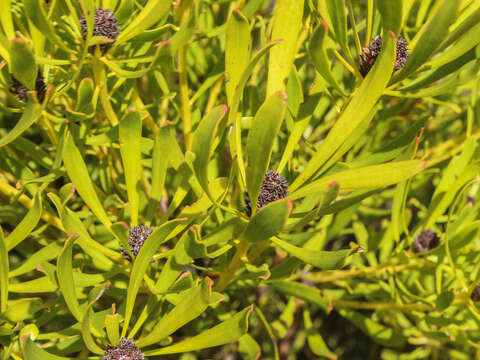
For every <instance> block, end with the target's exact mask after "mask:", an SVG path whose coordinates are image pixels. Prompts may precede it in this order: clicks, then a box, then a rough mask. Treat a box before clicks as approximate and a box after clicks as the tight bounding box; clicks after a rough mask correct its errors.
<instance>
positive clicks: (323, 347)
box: [303, 309, 337, 359]
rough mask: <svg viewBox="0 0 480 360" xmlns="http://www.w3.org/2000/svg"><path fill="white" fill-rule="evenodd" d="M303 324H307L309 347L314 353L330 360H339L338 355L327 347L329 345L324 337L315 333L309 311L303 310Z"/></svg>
mask: <svg viewBox="0 0 480 360" xmlns="http://www.w3.org/2000/svg"><path fill="white" fill-rule="evenodd" d="M303 323H304V324H305V329H306V330H307V333H308V335H307V341H308V346H310V349H312V352H313V353H314V354H315V355H317V356H323V357H326V358H328V359H337V355H336V354H335V353H334V352H332V351H331V350H330V349H329V348H328V347H327V344H325V341H324V340H323V338H322V335H320V334H319V333H317V332H315V329H314V327H313V324H312V320H311V318H310V312H309V311H308V310H307V309H304V310H303Z"/></svg>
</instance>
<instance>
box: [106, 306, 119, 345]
mask: <svg viewBox="0 0 480 360" xmlns="http://www.w3.org/2000/svg"><path fill="white" fill-rule="evenodd" d="M121 321H122V317H121V316H120V314H113V315H110V314H107V315H105V329H106V331H107V336H108V340H109V341H110V344H111V345H112V346H117V345H118V343H119V341H120V322H121Z"/></svg>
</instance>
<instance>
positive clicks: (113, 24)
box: [80, 8, 120, 54]
mask: <svg viewBox="0 0 480 360" xmlns="http://www.w3.org/2000/svg"><path fill="white" fill-rule="evenodd" d="M80 27H81V29H82V35H83V40H85V39H86V38H87V19H86V18H85V15H82V17H81V18H80ZM119 31H120V26H119V25H118V21H117V17H116V16H115V14H114V13H113V12H112V11H110V10H108V9H105V10H104V9H102V8H98V9H96V10H95V20H94V25H93V34H92V36H104V37H106V38H107V39H110V40H116V39H117V38H118V33H119ZM114 43H115V41H113V42H109V43H105V44H100V50H101V51H102V54H104V53H105V52H106V51H107V50H108V49H110V48H111V47H112V46H113V44H114ZM93 50H94V46H91V47H90V48H89V51H90V52H93Z"/></svg>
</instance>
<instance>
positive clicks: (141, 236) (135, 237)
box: [120, 225, 153, 261]
mask: <svg viewBox="0 0 480 360" xmlns="http://www.w3.org/2000/svg"><path fill="white" fill-rule="evenodd" d="M152 232H153V229H152V228H151V227H149V226H145V225H138V226H135V227H133V228H131V229H130V232H129V239H128V244H129V245H130V251H131V252H132V254H133V256H137V255H138V253H139V252H140V249H141V248H142V246H143V244H144V243H145V241H146V240H147V238H148V237H149V236H150V234H151V233H152ZM120 248H121V254H122V256H123V257H124V258H125V259H127V260H129V261H132V259H131V258H130V255H129V254H128V252H127V251H125V249H124V248H123V247H122V246H121V245H120Z"/></svg>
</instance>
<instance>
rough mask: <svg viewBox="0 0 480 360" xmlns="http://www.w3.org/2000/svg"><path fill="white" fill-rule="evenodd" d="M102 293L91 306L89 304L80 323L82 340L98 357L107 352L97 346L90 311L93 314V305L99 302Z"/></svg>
mask: <svg viewBox="0 0 480 360" xmlns="http://www.w3.org/2000/svg"><path fill="white" fill-rule="evenodd" d="M102 293H103V292H101V293H100V294H99V295H98V296H97V297H96V298H95V299H94V300H93V301H92V302H91V303H90V304H88V306H87V310H86V311H85V315H84V316H82V319H81V320H80V323H81V324H82V338H83V341H84V343H85V345H86V347H87V348H88V350H90V351H91V352H93V353H94V354H98V355H103V354H104V352H105V351H104V350H103V349H102V348H101V347H100V346H98V345H97V343H96V342H95V339H94V338H93V336H92V333H91V331H92V329H94V327H93V326H92V323H91V321H90V311H92V313H93V310H91V309H92V305H93V304H95V302H97V300H98V299H99V298H100V296H101V294H102ZM95 331H96V330H95Z"/></svg>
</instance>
